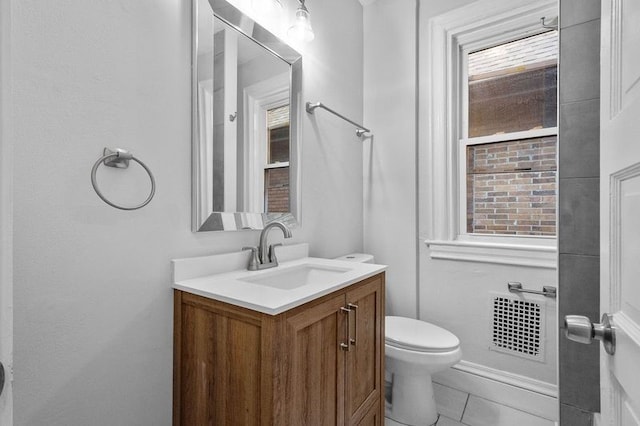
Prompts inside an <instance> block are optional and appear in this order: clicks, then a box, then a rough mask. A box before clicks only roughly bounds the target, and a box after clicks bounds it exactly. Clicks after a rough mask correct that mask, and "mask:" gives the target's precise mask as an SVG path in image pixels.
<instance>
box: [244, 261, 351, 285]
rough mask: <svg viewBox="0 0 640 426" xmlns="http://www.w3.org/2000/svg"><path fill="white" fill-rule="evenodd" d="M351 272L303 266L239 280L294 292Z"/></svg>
mask: <svg viewBox="0 0 640 426" xmlns="http://www.w3.org/2000/svg"><path fill="white" fill-rule="evenodd" d="M351 270H353V268H338V267H330V266H325V265H314V264H301V265H297V266H292V267H290V268H286V269H280V270H279V269H276V270H274V271H271V272H266V273H264V274H262V275H260V276H252V277H246V278H240V279H239V280H240V281H245V282H248V283H253V284H260V285H265V286H267V287H273V288H279V289H281V290H293V289H295V288H298V287H302V286H306V285H319V284H323V283H326V282H330V281H333V280H334V279H335V278H339V277H338V276H339V275H341V274H344V273H345V272H349V271H351Z"/></svg>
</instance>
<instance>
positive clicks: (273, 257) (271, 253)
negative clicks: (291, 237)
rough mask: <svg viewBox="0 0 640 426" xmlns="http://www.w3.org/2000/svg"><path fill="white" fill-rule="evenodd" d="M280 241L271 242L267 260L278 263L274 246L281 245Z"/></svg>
mask: <svg viewBox="0 0 640 426" xmlns="http://www.w3.org/2000/svg"><path fill="white" fill-rule="evenodd" d="M281 245H282V243H277V244H271V245H270V246H269V262H270V263H275V264H276V265H278V259H277V258H276V247H278V246H281Z"/></svg>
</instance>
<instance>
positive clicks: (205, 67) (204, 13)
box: [193, 0, 300, 231]
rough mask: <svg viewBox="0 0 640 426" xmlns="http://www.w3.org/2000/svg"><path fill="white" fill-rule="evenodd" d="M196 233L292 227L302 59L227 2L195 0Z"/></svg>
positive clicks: (294, 211) (194, 197)
mask: <svg viewBox="0 0 640 426" xmlns="http://www.w3.org/2000/svg"><path fill="white" fill-rule="evenodd" d="M193 6H194V23H196V25H195V28H194V54H193V62H194V63H193V70H194V76H193V114H194V116H193V127H194V131H193V210H194V214H193V222H194V224H193V228H194V231H216V230H237V229H262V228H263V227H264V225H265V224H266V223H268V222H270V221H273V220H275V219H277V220H280V221H285V222H287V223H288V224H289V225H295V221H296V219H295V215H296V214H297V213H298V212H299V204H298V203H299V199H300V197H299V196H298V195H299V194H298V193H297V189H298V183H297V182H298V176H299V174H298V161H297V153H298V146H297V139H298V138H297V129H298V124H297V118H298V117H297V112H298V106H299V104H300V101H299V99H298V98H299V93H300V55H299V54H298V53H297V52H295V51H294V50H293V49H291V48H290V47H289V46H287V45H286V44H284V43H283V42H281V41H280V40H278V39H277V38H275V36H273V35H271V34H270V33H268V32H267V31H266V30H265V29H264V28H262V27H260V26H259V25H258V24H256V23H255V22H253V21H251V20H250V19H249V18H248V17H246V16H244V15H242V14H241V13H240V12H239V11H238V10H237V9H235V8H233V7H232V6H231V5H229V4H228V3H226V2H224V1H223V0H211V4H210V3H209V1H207V0H193Z"/></svg>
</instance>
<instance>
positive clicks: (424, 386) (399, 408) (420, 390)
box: [385, 373, 438, 426]
mask: <svg viewBox="0 0 640 426" xmlns="http://www.w3.org/2000/svg"><path fill="white" fill-rule="evenodd" d="M385 411H386V412H385V417H388V418H390V419H391V420H394V421H396V422H399V423H403V424H405V425H411V426H432V425H433V424H435V423H436V422H437V421H438V412H437V410H436V401H435V399H434V397H433V384H432V382H431V375H424V374H418V375H410V376H404V375H400V374H397V373H395V374H393V376H392V385H391V404H388V405H387V408H386V410H385Z"/></svg>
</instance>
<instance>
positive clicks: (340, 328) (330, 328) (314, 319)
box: [285, 294, 346, 426]
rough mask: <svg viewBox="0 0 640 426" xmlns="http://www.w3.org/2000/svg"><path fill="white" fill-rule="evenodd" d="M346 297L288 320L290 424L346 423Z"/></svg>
mask: <svg viewBox="0 0 640 426" xmlns="http://www.w3.org/2000/svg"><path fill="white" fill-rule="evenodd" d="M344 305H345V298H344V294H341V295H339V296H336V297H334V298H331V299H328V300H326V301H324V302H322V303H320V304H317V305H314V306H311V307H308V308H307V307H305V308H304V309H302V310H300V311H297V312H294V313H293V315H291V316H289V317H288V318H287V338H286V339H285V341H286V344H287V345H289V346H290V347H289V350H288V353H289V357H290V359H289V362H288V363H287V365H288V368H289V371H287V383H288V386H287V387H286V388H287V392H288V394H287V395H286V405H287V406H288V407H289V410H288V412H289V417H288V422H287V424H289V425H314V426H316V425H326V426H336V425H343V424H344V368H345V365H344V364H345V357H344V351H343V350H342V349H341V348H340V344H341V343H345V342H346V313H345V312H344V311H343V310H342V309H341V308H343V307H344Z"/></svg>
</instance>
